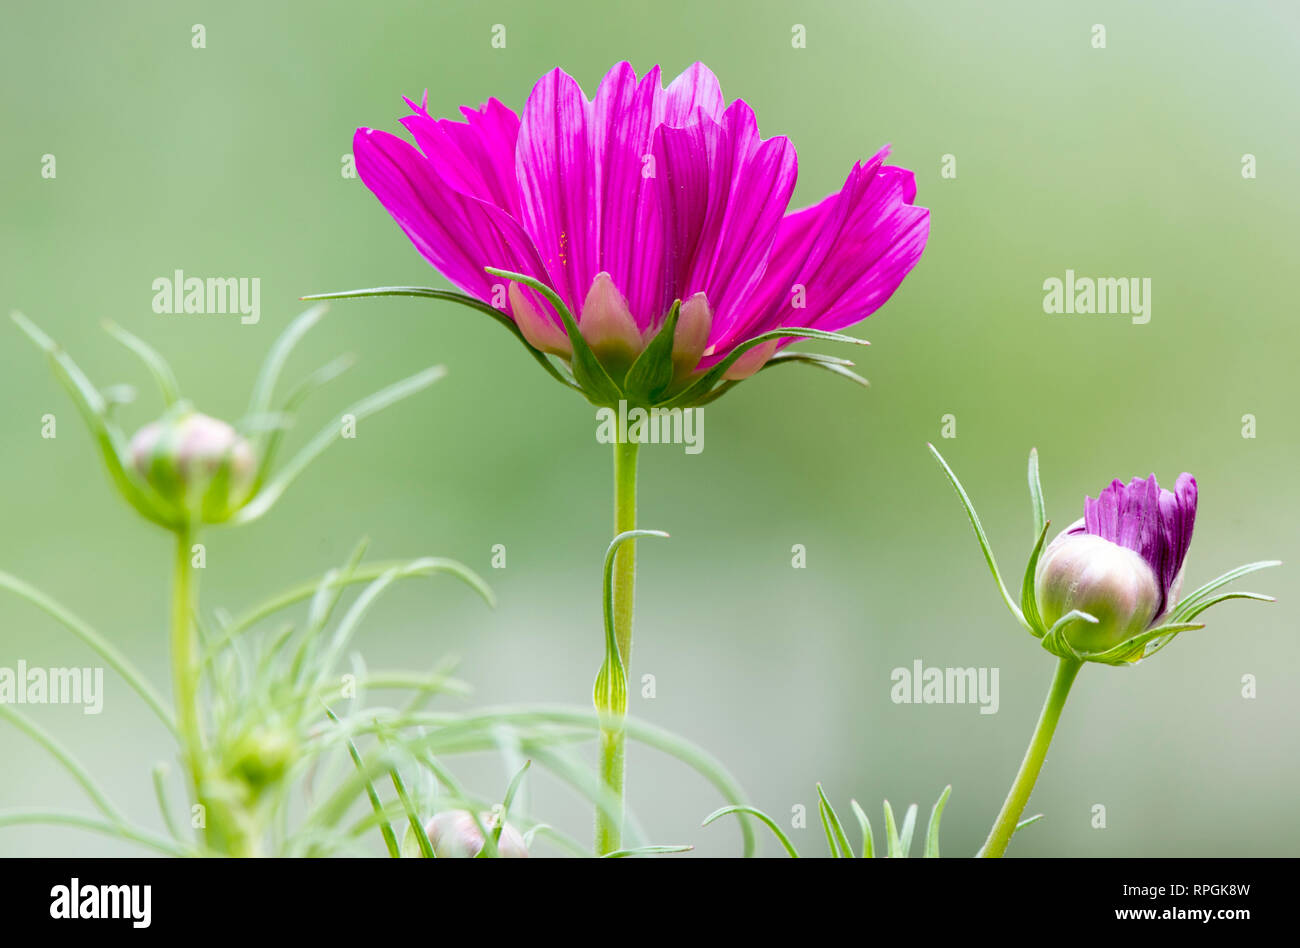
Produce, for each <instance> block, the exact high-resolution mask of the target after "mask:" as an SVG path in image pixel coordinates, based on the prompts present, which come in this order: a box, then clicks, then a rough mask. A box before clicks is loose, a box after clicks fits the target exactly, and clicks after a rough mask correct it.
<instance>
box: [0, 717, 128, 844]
mask: <svg viewBox="0 0 1300 948" xmlns="http://www.w3.org/2000/svg"><path fill="white" fill-rule="evenodd" d="M0 718H4V719H5V720H7V721H8V722H9V723H10V724H12V725H13V726H14V727H16V728H18V730H20V731H22V732H23V733H24V734H26V735H27V736H28V737H30V738H31V739H32V740H34V741H35V742H36V743H37V744H39V745H40V746H41V747H43V748H44V749H45V750H46V752H47V753H49V755H50V756H51V757H53V758H54V759H55V760H56V761H58V762H59V764H60V766H62V767H63V769H64V770H66V771H67V772H68V773H69V774H71V775H72V779H73V780H75V781H76V782H77V784H78V785H79V786H80V787H81V789H82V790H85V791H86V796H88V797H90V799H91V802H92V803H94V804H95V806H97V807H98V808H99V811H100V812H101V813H103V814H104V815H105V816H106V817H108V818H109V819H110V820H112V821H113V823H114V824H116V825H118V826H125V825H126V817H125V816H123V815H122V811H121V810H119V809H118V808H117V807H115V806H114V805H113V804H112V802H111V801H110V800H109V799H108V794H107V793H106V792H105V791H104V789H103V788H102V787H101V786H100V785H99V784H98V783H97V782H96V781H95V778H94V777H92V776H91V775H90V772H89V771H88V770H86V768H85V767H83V766H81V764H79V763H77V759H76V758H75V757H73V756H72V754H71V753H69V751H68V750H67V748H65V747H64V746H63V745H62V744H60V743H59V742H58V741H56V740H55V739H54V738H53V737H51V736H50V735H49V734H48V733H47V732H46V731H45V730H44V729H43V728H42V727H41V726H40V725H38V724H37V723H36V722H35V721H33V720H32V719H31V718H29V717H27V716H26V715H25V714H21V713H19V712H18V711H15V710H14V709H13V708H11V707H9V705H7V704H3V703H0Z"/></svg>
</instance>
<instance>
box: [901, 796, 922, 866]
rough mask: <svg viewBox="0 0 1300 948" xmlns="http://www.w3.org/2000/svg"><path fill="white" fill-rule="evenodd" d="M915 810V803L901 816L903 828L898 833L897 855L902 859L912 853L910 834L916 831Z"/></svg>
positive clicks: (916, 808)
mask: <svg viewBox="0 0 1300 948" xmlns="http://www.w3.org/2000/svg"><path fill="white" fill-rule="evenodd" d="M917 810H918V807H917V805H916V804H915V803H913V804H912V805H911V806H909V807H908V808H907V813H906V814H904V816H903V828H902V829H901V830H899V832H898V849H899V855H900V856H902V857H904V858H906V857H907V856H909V855H910V854H911V852H912V834H913V833H914V832H915V831H916V814H917Z"/></svg>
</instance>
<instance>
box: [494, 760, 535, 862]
mask: <svg viewBox="0 0 1300 948" xmlns="http://www.w3.org/2000/svg"><path fill="white" fill-rule="evenodd" d="M532 765H533V762H532V761H531V760H526V761H524V765H523V766H522V767H520V768H519V770H518V771H517V772H516V773H515V775H514V777H512V778H511V780H510V785H509V786H508V787H507V788H506V795H505V798H504V799H503V800H502V801H501V817H500V819H498V820H497V825H496V826H494V827H492V838H493V839H495V840H496V841H497V842H498V843H500V842H501V833H502V831H503V830H504V829H505V828H506V820H507V819H508V818H509V816H510V805H511V804H512V803H514V802H515V794H516V793H518V792H519V786H520V784H522V783H523V782H524V774H526V773H528V768H529V767H531V766H532Z"/></svg>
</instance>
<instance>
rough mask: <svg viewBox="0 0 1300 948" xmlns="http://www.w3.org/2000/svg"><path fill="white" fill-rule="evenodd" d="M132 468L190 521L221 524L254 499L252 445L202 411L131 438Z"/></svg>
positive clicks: (155, 425) (151, 426) (154, 425)
mask: <svg viewBox="0 0 1300 948" xmlns="http://www.w3.org/2000/svg"><path fill="white" fill-rule="evenodd" d="M130 454H131V465H132V467H133V468H134V469H135V471H136V473H138V474H139V475H140V476H141V477H142V478H144V480H146V481H147V482H148V483H149V484H150V486H152V487H153V488H154V490H156V491H157V492H158V493H159V494H161V495H162V497H163V498H164V499H166V500H167V501H168V502H170V503H171V504H172V505H173V506H175V507H176V508H177V509H178V510H179V511H180V512H182V513H183V514H185V515H186V516H187V517H188V518H189V519H190V520H193V521H201V522H207V523H219V522H221V521H223V520H227V519H229V518H230V516H231V515H232V514H234V513H235V512H236V511H237V510H239V508H240V507H242V506H243V505H244V504H245V503H246V502H247V501H248V497H249V492H250V490H251V489H252V486H253V480H254V477H255V476H256V473H257V463H256V459H255V458H254V455H253V448H252V446H251V445H250V444H249V443H248V442H247V441H246V440H245V439H244V438H242V437H240V435H239V433H238V432H236V431H235V429H234V428H232V427H231V426H230V425H228V424H226V423H225V422H224V421H220V420H218V419H216V418H211V417H209V416H207V415H204V414H200V413H199V412H196V411H184V412H181V413H177V414H174V415H169V416H168V417H166V418H163V419H161V420H160V421H155V422H152V423H150V424H147V425H145V426H144V427H143V428H141V429H140V430H139V431H138V432H136V434H135V437H133V438H132V439H131V447H130Z"/></svg>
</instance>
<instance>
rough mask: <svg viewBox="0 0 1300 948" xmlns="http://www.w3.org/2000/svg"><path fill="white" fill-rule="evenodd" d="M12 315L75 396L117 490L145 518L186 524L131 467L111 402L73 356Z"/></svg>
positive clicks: (173, 526) (171, 526) (167, 524)
mask: <svg viewBox="0 0 1300 948" xmlns="http://www.w3.org/2000/svg"><path fill="white" fill-rule="evenodd" d="M11 318H12V319H13V321H14V323H15V324H17V326H18V328H19V329H21V330H22V331H23V332H24V333H26V335H27V337H28V338H29V339H31V340H32V342H34V343H36V345H37V346H38V347H39V348H40V349H41V350H42V351H43V352H44V353H45V354H46V356H47V357H48V358H49V360H50V366H51V368H53V370H54V374H55V376H56V377H57V378H58V380H59V382H60V383H61V384H62V385H63V387H64V389H65V390H66V391H67V393H68V394H69V395H70V396H71V397H72V401H73V403H74V404H75V405H76V406H77V410H78V412H80V414H81V417H82V419H83V420H84V421H85V423H86V426H87V427H88V428H89V429H90V433H91V435H92V436H93V437H94V439H95V442H96V443H97V444H98V445H99V452H100V456H101V457H102V459H103V461H104V466H105V467H106V468H107V469H108V474H109V477H110V478H111V479H112V481H113V485H114V486H115V487H116V488H117V490H118V493H120V494H121V495H122V496H123V497H124V498H125V499H126V501H127V503H129V504H130V505H131V506H132V507H134V508H135V509H136V510H137V511H138V512H139V513H140V514H141V515H142V516H143V517H145V518H146V519H148V520H152V521H153V522H154V523H156V524H159V525H160V526H163V527H166V528H167V529H169V530H175V529H177V528H179V527H181V526H184V523H183V521H182V520H180V519H178V515H177V513H176V512H175V511H174V510H172V509H171V506H170V505H169V504H167V503H166V502H165V501H164V500H163V498H162V497H160V496H159V495H158V494H157V492H156V491H154V490H153V488H151V487H150V486H149V485H148V484H147V483H145V482H144V481H143V479H141V478H139V477H137V476H136V474H135V473H134V472H133V471H132V470H131V465H130V464H129V463H128V461H127V444H126V439H125V437H124V436H123V434H122V432H121V430H120V429H118V427H117V426H116V425H114V424H112V423H111V422H110V421H109V419H108V409H109V405H108V402H107V401H106V400H105V398H104V396H103V394H102V393H101V392H100V391H99V390H98V389H97V388H95V386H94V384H93V383H92V382H91V381H90V379H89V378H87V377H86V374H85V373H84V372H82V371H81V368H80V367H79V366H78V365H77V363H76V362H74V361H73V359H72V357H71V356H69V355H68V354H67V352H65V351H64V350H63V348H62V347H61V346H59V344H58V343H56V342H55V341H54V340H53V339H51V338H50V337H49V336H47V335H46V334H45V333H44V332H42V331H41V330H40V329H39V328H38V327H37V326H36V324H35V323H33V322H32V321H31V320H29V319H28V318H27V317H26V316H24V315H23V314H22V313H19V312H14V313H12V314H11Z"/></svg>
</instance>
